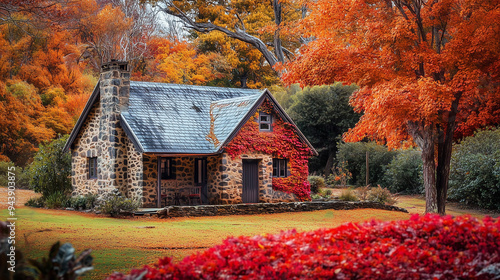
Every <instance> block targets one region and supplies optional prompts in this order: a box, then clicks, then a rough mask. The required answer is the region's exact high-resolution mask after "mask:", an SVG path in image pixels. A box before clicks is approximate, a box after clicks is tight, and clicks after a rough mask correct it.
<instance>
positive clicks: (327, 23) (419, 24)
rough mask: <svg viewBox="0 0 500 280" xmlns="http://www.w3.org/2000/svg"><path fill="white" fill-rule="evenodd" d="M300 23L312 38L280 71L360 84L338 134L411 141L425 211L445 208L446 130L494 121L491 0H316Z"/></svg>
mask: <svg viewBox="0 0 500 280" xmlns="http://www.w3.org/2000/svg"><path fill="white" fill-rule="evenodd" d="M310 5H311V6H310V8H311V14H310V16H309V17H308V18H306V19H305V20H304V22H303V23H302V27H303V28H304V29H307V30H309V35H310V36H313V37H315V38H316V40H315V41H313V42H311V43H309V44H308V45H307V46H305V47H303V48H302V50H301V55H300V57H299V58H298V59H297V60H296V61H295V62H293V63H292V64H290V65H288V66H287V68H288V70H289V71H288V72H287V73H286V75H285V77H284V79H285V81H287V82H288V83H292V82H299V83H301V84H302V85H316V84H331V83H333V82H334V81H342V82H346V83H356V84H358V85H359V86H360V90H359V91H357V92H356V93H355V94H354V95H353V96H352V98H351V104H352V105H353V106H354V108H355V109H356V110H357V111H358V112H363V113H364V115H363V117H362V118H361V120H360V121H359V122H358V124H357V125H356V127H355V128H354V129H352V130H350V131H349V132H348V133H347V134H346V135H345V136H344V139H345V140H346V141H359V140H361V139H363V138H365V137H368V138H371V139H377V140H380V141H384V142H385V143H387V145H388V146H389V147H393V148H396V147H405V146H411V145H414V144H416V145H418V146H419V147H420V148H421V149H422V159H423V162H424V185H425V190H426V202H427V206H426V212H439V213H441V214H444V213H445V200H446V194H447V190H448V177H449V170H450V158H451V151H452V143H453V140H454V137H455V138H456V137H460V136H463V135H468V134H470V133H471V132H472V131H473V130H475V129H476V128H478V127H484V126H487V125H491V124H498V123H500V87H499V85H500V74H499V73H500V16H499V15H500V5H498V1H491V0H435V1H421V0H403V1H386V0H384V1H382V0H355V1H347V2H346V1H341V0H333V1H331V0H319V1H317V2H314V3H311V4H310Z"/></svg>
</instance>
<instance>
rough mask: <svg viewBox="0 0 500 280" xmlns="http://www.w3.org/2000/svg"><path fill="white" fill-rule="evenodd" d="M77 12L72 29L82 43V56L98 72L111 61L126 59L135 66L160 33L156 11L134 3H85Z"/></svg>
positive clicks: (128, 0) (123, 0)
mask: <svg viewBox="0 0 500 280" xmlns="http://www.w3.org/2000/svg"><path fill="white" fill-rule="evenodd" d="M75 9H77V11H74V14H75V18H76V20H74V22H73V23H72V25H73V26H72V27H73V28H75V29H76V30H77V33H78V35H79V37H80V39H81V41H82V43H83V46H82V47H83V54H82V55H83V57H84V58H87V59H89V60H90V61H91V63H92V65H93V66H94V68H95V69H96V70H99V69H100V66H101V64H102V63H103V62H107V61H110V60H111V59H117V60H127V61H130V63H131V64H132V66H134V65H135V64H137V63H138V61H140V60H141V59H142V58H143V56H144V55H145V54H146V52H147V50H148V48H147V44H148V42H149V41H150V40H151V39H152V36H153V34H154V32H155V31H156V30H157V25H158V18H157V16H156V15H157V13H156V11H155V10H154V9H153V8H152V7H151V6H149V5H147V4H141V3H139V2H138V1H135V0H100V1H96V0H82V1H79V2H78V5H77V6H75ZM82 11H83V12H82Z"/></svg>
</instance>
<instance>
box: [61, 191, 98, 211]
mask: <svg viewBox="0 0 500 280" xmlns="http://www.w3.org/2000/svg"><path fill="white" fill-rule="evenodd" d="M96 200H97V196H96V195H94V194H86V195H84V196H82V195H79V196H74V197H70V198H69V199H68V200H67V201H66V205H65V206H66V207H71V208H73V209H76V210H88V209H93V208H94V207H95V204H96Z"/></svg>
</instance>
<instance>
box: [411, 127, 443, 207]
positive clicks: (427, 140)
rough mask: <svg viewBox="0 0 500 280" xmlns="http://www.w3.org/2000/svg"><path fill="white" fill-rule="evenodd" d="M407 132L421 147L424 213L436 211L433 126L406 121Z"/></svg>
mask: <svg viewBox="0 0 500 280" xmlns="http://www.w3.org/2000/svg"><path fill="white" fill-rule="evenodd" d="M408 132H409V133H410V135H411V136H412V137H413V140H414V141H415V143H417V145H418V146H419V147H420V148H421V149H422V162H423V169H424V170H423V171H424V172H423V173H424V174H423V175H424V188H425V213H437V212H438V203H437V190H436V164H435V159H434V137H433V127H429V126H425V125H424V124H418V123H414V122H410V123H408Z"/></svg>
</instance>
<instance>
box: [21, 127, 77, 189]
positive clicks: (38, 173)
mask: <svg viewBox="0 0 500 280" xmlns="http://www.w3.org/2000/svg"><path fill="white" fill-rule="evenodd" d="M67 139H68V136H64V137H62V138H59V139H57V140H54V141H52V142H50V143H48V144H45V145H40V149H39V151H38V152H37V153H36V155H35V158H34V160H33V163H31V164H30V166H29V169H28V175H29V178H30V183H29V184H30V187H31V188H32V189H33V190H34V191H35V192H38V193H41V194H42V196H43V197H45V198H47V197H48V196H49V195H51V194H53V193H56V192H60V193H64V194H68V193H69V192H70V191H71V178H70V176H71V155H70V154H69V153H64V152H63V147H64V144H65V143H66V140H67Z"/></svg>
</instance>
